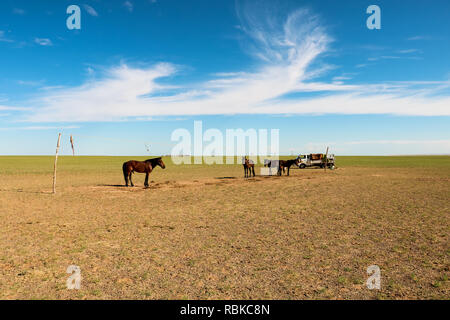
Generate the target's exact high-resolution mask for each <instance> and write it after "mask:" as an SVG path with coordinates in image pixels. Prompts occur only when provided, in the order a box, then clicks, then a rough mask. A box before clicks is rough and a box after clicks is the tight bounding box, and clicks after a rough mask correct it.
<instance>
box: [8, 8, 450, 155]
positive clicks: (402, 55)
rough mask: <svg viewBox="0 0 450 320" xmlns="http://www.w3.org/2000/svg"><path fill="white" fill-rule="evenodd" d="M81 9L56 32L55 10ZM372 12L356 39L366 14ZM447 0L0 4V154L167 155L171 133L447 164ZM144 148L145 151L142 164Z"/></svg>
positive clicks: (62, 18)
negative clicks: (243, 137) (216, 134)
mask: <svg viewBox="0 0 450 320" xmlns="http://www.w3.org/2000/svg"><path fill="white" fill-rule="evenodd" d="M71 4H76V5H78V6H79V7H80V8H81V30H68V29H67V27H66V19H67V17H68V16H69V15H68V14H67V13H66V8H67V7H68V6H69V5H71ZM371 4H376V5H378V6H379V7H380V8H381V29H380V30H369V29H368V28H367V27H366V19H367V18H368V17H369V14H367V13H366V8H367V7H368V6H369V5H371ZM449 12H450V3H449V2H448V1H444V0H443V1H433V2H426V1H408V2H405V1H392V0H391V1H359V0H358V1H356V0H355V1H345V2H341V1H266V2H263V1H257V2H256V1H210V0H209V1H175V0H156V1H154V0H140V1H138V0H129V1H120V0H115V1H100V0H95V1H94V0H91V1H84V2H80V3H77V2H76V1H75V2H74V1H62V0H61V1H20V0H15V1H12V0H9V1H8V0H7V1H2V2H1V3H0V154H3V155H6V154H52V153H53V152H54V149H55V142H56V137H57V133H58V132H60V131H62V132H63V145H62V153H63V154H69V153H70V152H71V151H70V148H69V146H70V145H69V143H68V139H69V135H70V134H73V135H74V138H75V143H76V148H77V153H79V154H105V155H145V154H149V153H151V154H168V153H170V150H171V148H172V147H173V146H174V145H175V144H176V143H175V142H172V141H171V140H170V136H171V133H172V132H173V131H174V130H175V129H177V128H186V129H188V130H191V131H192V130H193V121H194V120H202V121H203V127H204V128H205V129H207V128H218V129H219V130H222V131H223V132H225V130H226V129H234V128H243V129H249V128H255V129H272V128H273V129H280V138H281V139H280V147H281V150H280V151H281V153H284V154H291V153H306V152H321V151H323V150H324V149H325V147H326V146H327V145H329V146H331V149H332V151H333V152H334V153H336V154H348V155H358V154H360V155H367V154H375V155H389V154H450V130H449V128H450V121H449V120H450V59H449V58H450V57H449V53H450V37H449V36H450V34H449V33H450V19H449V14H448V13H449ZM146 145H150V152H149V151H147V147H146Z"/></svg>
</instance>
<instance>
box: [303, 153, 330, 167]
mask: <svg viewBox="0 0 450 320" xmlns="http://www.w3.org/2000/svg"><path fill="white" fill-rule="evenodd" d="M298 159H299V164H298V167H299V168H300V169H304V168H307V167H320V168H325V164H326V165H327V167H328V168H330V169H334V167H335V166H334V154H328V156H326V155H325V154H321V153H315V154H301V155H299V156H298Z"/></svg>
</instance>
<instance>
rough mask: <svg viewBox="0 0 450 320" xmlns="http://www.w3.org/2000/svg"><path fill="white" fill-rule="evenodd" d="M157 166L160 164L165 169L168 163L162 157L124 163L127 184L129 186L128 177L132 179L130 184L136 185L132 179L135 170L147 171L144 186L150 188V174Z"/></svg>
mask: <svg viewBox="0 0 450 320" xmlns="http://www.w3.org/2000/svg"><path fill="white" fill-rule="evenodd" d="M156 166H160V167H161V168H163V169H165V168H166V165H165V164H164V162H163V161H162V159H161V157H159V158H153V159H147V160H145V161H136V160H130V161H127V162H124V164H123V165H122V170H123V177H124V179H125V185H126V186H127V187H128V179H130V184H131V186H132V187H134V184H133V181H131V175H132V174H133V172H135V171H136V172H139V173H145V183H144V186H145V187H146V188H148V175H149V174H150V173H151V172H152V171H153V169H154V168H155V167H156Z"/></svg>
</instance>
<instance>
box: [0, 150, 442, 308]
mask: <svg viewBox="0 0 450 320" xmlns="http://www.w3.org/2000/svg"><path fill="white" fill-rule="evenodd" d="M130 159H136V160H142V159H144V158H143V157H71V156H62V157H59V160H58V178H57V193H56V194H52V193H51V189H52V174H53V157H46V156H42V157H31V156H30V157H13V156H4V157H0V230H1V233H0V298H2V299H449V298H450V290H449V281H448V277H449V275H450V271H449V260H450V259H449V257H450V246H449V244H450V241H449V233H450V232H449V231H450V228H449V227H450V223H449V214H450V157H449V156H417V157H412V156H411V157H337V159H336V162H337V167H338V168H337V169H336V170H333V171H331V170H327V171H326V172H324V170H323V169H295V170H294V169H293V170H291V176H289V177H286V176H283V177H276V176H272V177H267V176H258V174H259V170H260V169H259V168H260V167H262V166H261V165H257V168H256V173H257V176H256V177H255V178H250V179H245V178H244V177H243V176H244V172H243V169H242V165H239V164H236V165H174V164H172V162H171V160H170V158H164V160H165V163H166V166H167V168H166V169H165V170H162V169H161V168H157V169H156V170H155V171H154V172H153V173H152V174H151V176H150V181H152V182H151V184H150V188H148V189H144V188H143V181H144V175H142V174H135V175H134V178H133V179H134V182H135V184H136V186H135V187H134V188H125V187H123V186H122V185H123V176H122V170H121V169H122V168H121V166H122V163H123V162H124V161H126V160H130ZM69 265H77V266H79V267H80V268H81V275H82V282H81V289H80V290H68V289H67V287H66V280H67V278H68V277H69V274H67V273H66V269H67V267H68V266H69ZM370 265H378V266H379V267H380V269H381V289H380V290H369V289H368V288H367V287H366V280H367V278H368V277H369V276H368V274H367V271H366V270H367V267H368V266H370Z"/></svg>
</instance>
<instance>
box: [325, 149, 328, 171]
mask: <svg viewBox="0 0 450 320" xmlns="http://www.w3.org/2000/svg"><path fill="white" fill-rule="evenodd" d="M327 166H328V147H327V152H326V153H325V172H326V171H327Z"/></svg>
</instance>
